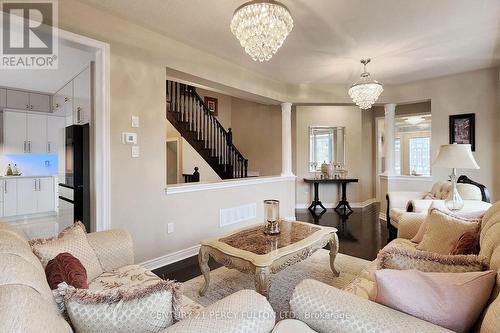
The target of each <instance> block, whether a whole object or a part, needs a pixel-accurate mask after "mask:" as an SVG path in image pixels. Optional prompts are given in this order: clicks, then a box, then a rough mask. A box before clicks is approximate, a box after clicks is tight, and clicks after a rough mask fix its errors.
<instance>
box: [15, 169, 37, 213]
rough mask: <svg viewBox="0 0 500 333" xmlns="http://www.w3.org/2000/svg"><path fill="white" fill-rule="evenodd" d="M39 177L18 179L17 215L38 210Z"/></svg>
mask: <svg viewBox="0 0 500 333" xmlns="http://www.w3.org/2000/svg"><path fill="white" fill-rule="evenodd" d="M36 189H37V178H20V179H17V215H25V214H35V213H36V212H37V206H38V202H37V190H36Z"/></svg>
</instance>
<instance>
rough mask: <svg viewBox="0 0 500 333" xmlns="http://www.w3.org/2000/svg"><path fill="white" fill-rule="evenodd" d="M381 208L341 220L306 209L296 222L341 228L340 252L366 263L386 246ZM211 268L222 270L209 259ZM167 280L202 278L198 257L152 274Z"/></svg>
mask: <svg viewBox="0 0 500 333" xmlns="http://www.w3.org/2000/svg"><path fill="white" fill-rule="evenodd" d="M379 211H380V208H379V205H378V204H372V205H370V206H368V207H366V208H362V209H361V208H355V209H354V212H353V213H352V214H351V215H350V216H348V217H347V218H346V217H341V216H339V214H337V213H336V212H335V211H333V209H328V211H327V212H325V213H324V214H322V215H321V216H317V217H315V216H313V215H312V214H311V213H310V212H309V211H308V210H307V209H298V210H296V212H295V215H296V218H297V221H303V222H310V223H316V224H319V225H324V226H332V227H335V228H337V229H338V233H337V234H338V236H339V245H340V249H339V252H340V253H344V254H348V255H351V256H354V257H359V258H363V259H367V260H373V259H375V258H376V256H377V253H378V251H379V250H380V249H381V248H382V247H383V246H384V245H385V244H386V240H387V229H386V227H385V222H382V223H381V221H380V220H379ZM209 265H210V269H215V268H217V267H220V265H219V264H218V263H216V262H213V261H212V260H210V263H209ZM153 272H154V273H155V274H157V275H158V276H160V277H162V278H164V279H170V280H177V281H180V282H184V281H187V280H190V279H192V278H194V277H196V276H198V275H201V271H200V268H199V266H198V258H197V257H196V256H194V257H191V258H188V259H185V260H182V261H179V262H177V263H175V264H172V265H168V266H164V267H161V268H158V269H156V270H154V271H153Z"/></svg>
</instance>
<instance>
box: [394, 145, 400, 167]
mask: <svg viewBox="0 0 500 333" xmlns="http://www.w3.org/2000/svg"><path fill="white" fill-rule="evenodd" d="M394 170H395V171H396V174H398V175H400V174H401V139H396V140H395V141H394Z"/></svg>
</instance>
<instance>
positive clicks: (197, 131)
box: [166, 80, 248, 179]
mask: <svg viewBox="0 0 500 333" xmlns="http://www.w3.org/2000/svg"><path fill="white" fill-rule="evenodd" d="M166 86H167V87H166V88H167V100H166V102H167V119H168V120H169V121H170V123H171V124H172V125H173V126H174V127H175V128H176V129H177V131H179V133H180V134H181V135H182V137H183V138H185V139H186V141H187V142H189V144H190V145H191V146H193V148H194V149H195V150H196V151H197V152H198V153H199V154H200V155H201V156H202V157H203V159H204V160H205V161H206V162H207V163H208V164H209V165H210V166H211V167H212V169H213V170H214V171H215V172H216V173H217V174H218V175H219V177H221V178H222V179H233V178H246V177H247V176H248V160H247V159H246V158H245V157H244V156H243V155H242V154H241V153H240V151H239V150H238V149H237V148H236V147H235V146H234V144H233V134H232V131H231V129H230V128H229V129H228V130H227V131H226V129H225V128H224V127H223V126H222V125H221V123H220V122H219V121H218V120H217V118H216V117H215V116H214V115H213V114H212V113H211V112H210V110H209V109H208V107H207V105H206V104H205V102H204V101H203V99H202V98H201V97H200V96H199V95H198V93H197V92H196V88H195V87H192V86H190V85H187V84H183V83H179V82H174V81H168V80H167V83H166Z"/></svg>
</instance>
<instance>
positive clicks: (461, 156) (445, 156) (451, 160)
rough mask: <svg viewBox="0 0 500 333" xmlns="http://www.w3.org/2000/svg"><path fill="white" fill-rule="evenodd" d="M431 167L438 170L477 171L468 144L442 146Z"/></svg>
mask: <svg viewBox="0 0 500 333" xmlns="http://www.w3.org/2000/svg"><path fill="white" fill-rule="evenodd" d="M432 165H433V166H434V167H438V168H456V169H479V165H478V164H477V162H476V160H475V159H474V156H473V155H472V150H471V145H470V144H456V143H454V144H452V145H442V146H441V147H440V148H439V154H438V156H437V158H436V159H435V160H434V163H433V164H432Z"/></svg>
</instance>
